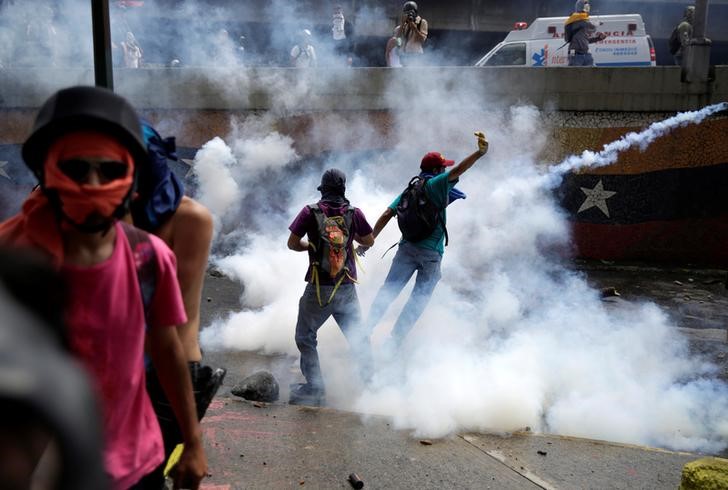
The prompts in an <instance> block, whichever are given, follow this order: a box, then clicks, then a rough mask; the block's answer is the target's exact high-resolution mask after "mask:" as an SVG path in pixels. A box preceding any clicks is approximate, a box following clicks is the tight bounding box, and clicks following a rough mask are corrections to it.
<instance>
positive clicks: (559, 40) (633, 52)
mask: <svg viewBox="0 0 728 490" xmlns="http://www.w3.org/2000/svg"><path fill="white" fill-rule="evenodd" d="M566 19H567V18H566V17H539V18H538V19H536V20H534V21H533V23H532V24H531V25H530V26H527V25H526V23H525V22H518V23H516V26H515V27H516V28H515V30H513V31H511V32H509V33H508V35H507V36H506V38H505V39H504V40H503V41H502V42H500V43H498V45H496V47H494V48H493V49H491V50H490V51H489V52H488V54H486V55H485V56H483V57H482V58H481V59H480V60H478V62H477V63H475V66H568V64H569V46H568V45H566V43H565V41H564V22H566ZM589 21H590V22H591V23H592V24H594V25H595V26H596V27H597V30H596V32H603V33H605V34H606V35H607V37H606V39H604V40H603V41H599V42H596V43H592V44H590V45H589V52H590V53H591V54H592V56H593V57H594V65H595V66H655V48H654V45H653V44H652V39H651V38H650V36H648V35H647V32H646V31H645V23H644V22H643V21H642V16H641V15H639V14H625V15H594V16H591V17H589Z"/></svg>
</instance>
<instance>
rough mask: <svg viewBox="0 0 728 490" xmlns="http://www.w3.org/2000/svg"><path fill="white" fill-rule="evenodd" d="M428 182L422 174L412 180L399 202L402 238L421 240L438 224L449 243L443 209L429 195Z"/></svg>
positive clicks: (399, 221) (398, 210) (398, 212)
mask: <svg viewBox="0 0 728 490" xmlns="http://www.w3.org/2000/svg"><path fill="white" fill-rule="evenodd" d="M426 182H427V178H425V177H422V176H420V175H417V176H415V177H413V178H412V180H410V182H409V184H408V185H407V188H406V189H405V190H404V192H402V195H401V196H400V198H399V204H397V225H399V230H400V231H401V232H402V238H404V239H405V240H407V241H408V242H420V241H422V240H424V239H426V238H427V237H429V236H430V235H432V233H433V232H434V231H435V229H436V228H437V225H438V224H439V225H442V229H443V231H444V232H445V245H447V244H448V242H449V237H448V235H447V227H446V226H445V222H444V221H443V219H442V213H441V212H442V209H440V208H439V207H437V206H436V205H435V203H433V202H432V200H431V199H430V198H429V196H428V195H427V192H426V190H425V183H426Z"/></svg>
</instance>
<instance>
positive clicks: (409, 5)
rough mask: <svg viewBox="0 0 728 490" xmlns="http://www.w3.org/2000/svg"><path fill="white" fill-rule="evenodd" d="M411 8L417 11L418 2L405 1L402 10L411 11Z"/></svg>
mask: <svg viewBox="0 0 728 490" xmlns="http://www.w3.org/2000/svg"><path fill="white" fill-rule="evenodd" d="M410 10H414V11H415V12H417V3H415V2H405V3H404V5H402V12H409V11H410Z"/></svg>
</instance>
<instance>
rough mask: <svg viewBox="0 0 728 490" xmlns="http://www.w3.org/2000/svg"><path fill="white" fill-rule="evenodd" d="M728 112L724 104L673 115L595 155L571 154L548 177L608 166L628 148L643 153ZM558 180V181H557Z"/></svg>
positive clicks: (588, 152) (605, 147) (594, 153)
mask: <svg viewBox="0 0 728 490" xmlns="http://www.w3.org/2000/svg"><path fill="white" fill-rule="evenodd" d="M726 109H728V102H721V103H719V104H713V105H709V106H707V107H704V108H702V109H700V110H699V111H687V112H680V113H678V114H677V115H675V116H673V117H670V118H668V119H665V120H664V121H658V122H655V123H652V124H650V126H649V127H648V128H647V129H644V130H642V131H640V132H635V131H632V132H629V133H627V134H625V135H624V136H622V137H621V138H619V139H618V140H616V141H612V142H611V143H609V144H607V145H604V148H603V149H602V150H601V151H599V152H593V151H589V150H585V151H584V152H583V153H582V154H581V155H572V156H570V157H568V158H566V159H565V160H564V161H563V162H561V163H559V164H558V165H555V166H553V167H552V168H551V174H552V175H554V176H558V177H560V176H561V175H564V174H565V173H567V172H573V171H576V170H579V169H582V168H587V167H589V168H599V167H605V166H607V165H611V164H612V163H615V162H616V161H617V158H619V154H620V153H622V152H624V151H626V150H629V149H631V148H635V147H636V148H639V149H640V150H641V151H644V150H645V149H646V148H647V147H648V146H649V145H650V144H651V143H652V142H653V141H655V140H656V139H657V138H661V137H662V136H665V135H666V134H667V133H669V132H670V131H672V130H674V129H675V128H679V127H681V126H687V125H688V124H700V123H701V122H703V120H704V119H705V118H706V117H709V116H711V115H713V114H715V113H717V112H722V111H725V110H726ZM559 180H560V179H559Z"/></svg>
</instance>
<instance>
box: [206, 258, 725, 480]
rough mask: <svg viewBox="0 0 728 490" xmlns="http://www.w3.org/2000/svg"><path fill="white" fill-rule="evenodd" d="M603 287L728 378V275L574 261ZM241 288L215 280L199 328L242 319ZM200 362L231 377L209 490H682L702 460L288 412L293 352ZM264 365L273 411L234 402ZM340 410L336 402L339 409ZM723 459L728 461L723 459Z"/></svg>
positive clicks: (215, 354) (216, 417)
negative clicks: (690, 467)
mask: <svg viewBox="0 0 728 490" xmlns="http://www.w3.org/2000/svg"><path fill="white" fill-rule="evenodd" d="M574 268H575V269H576V270H578V271H581V272H583V273H584V274H585V275H586V277H587V280H588V282H589V283H590V284H591V285H592V286H593V287H594V288H597V289H599V290H602V291H603V296H604V297H603V301H604V302H605V304H607V306H608V307H610V308H622V307H625V306H627V305H629V304H630V303H632V302H641V301H652V302H654V303H657V304H658V305H660V306H661V307H662V308H663V310H664V311H666V312H667V313H668V314H669V316H670V317H671V318H672V320H673V322H674V324H675V325H676V328H678V329H680V331H681V333H682V334H683V335H685V336H686V337H687V339H688V340H689V344H690V347H691V352H692V353H693V354H694V355H704V356H708V357H709V358H710V359H711V360H712V361H713V362H714V363H716V364H717V365H718V366H719V367H720V370H721V373H720V376H721V377H722V378H723V379H725V380H728V359H727V358H728V343H727V342H726V340H727V331H726V326H727V325H728V323H727V322H726V319H727V318H726V317H727V316H728V291H726V289H725V285H724V284H725V279H726V273H725V271H721V270H712V269H694V268H689V267H667V266H664V267H655V266H650V265H645V264H614V263H608V262H576V263H575V264H574ZM241 292H242V286H241V285H240V284H238V283H236V282H235V281H232V280H230V279H228V278H226V277H224V276H221V275H219V274H217V273H214V272H213V274H208V276H207V278H206V282H205V287H204V292H203V307H202V325H203V326H204V325H209V324H210V323H211V322H212V320H213V319H214V318H216V317H220V316H225V314H226V313H227V312H230V311H238V310H240V309H241V308H242V306H243V305H241V304H240V297H241ZM205 361H206V362H207V363H209V364H211V365H216V366H218V365H221V366H225V367H226V368H227V369H228V376H227V378H226V380H225V384H224V386H223V387H222V389H221V390H220V392H219V393H218V396H217V397H216V399H215V400H214V401H213V404H212V406H211V408H210V410H209V411H208V415H207V416H206V418H205V419H204V423H203V429H204V432H205V442H206V446H207V452H208V457H209V461H210V476H209V477H208V478H207V479H206V480H205V485H204V487H203V488H206V489H207V490H224V489H238V488H241V489H242V488H293V487H298V488H301V487H309V488H351V484H350V483H349V481H348V480H347V477H348V476H349V474H351V473H356V474H357V475H358V476H359V477H360V478H361V480H362V481H364V483H365V488H397V489H399V488H418V489H421V488H493V489H508V488H514V489H515V488H518V489H521V488H549V489H550V488H567V489H570V488H574V489H577V488H578V489H583V488H595V489H596V488H598V489H603V488H624V489H628V488H630V489H631V488H655V489H663V488H676V487H677V486H678V485H679V482H680V474H681V469H682V466H683V465H684V464H685V463H686V462H688V461H691V460H694V459H697V458H698V457H700V455H697V454H690V453H681V452H673V451H666V450H662V449H659V448H647V447H641V446H631V445H624V444H615V443H611V442H607V441H593V440H587V439H578V438H570V437H560V436H549V435H539V434H532V433H530V432H529V431H528V430H527V429H524V431H521V432H518V433H515V434H508V435H506V436H504V435H493V434H459V435H457V436H454V437H449V438H445V439H442V440H432V441H431V440H421V439H418V438H416V437H413V436H412V434H411V433H409V432H406V431H398V430H395V429H394V428H392V427H391V425H390V421H388V420H387V419H386V418H383V417H367V418H366V421H364V419H362V417H361V415H360V414H356V413H352V412H347V411H340V410H336V409H334V408H308V407H297V406H291V405H288V404H286V403H285V400H287V399H288V390H287V387H288V384H289V383H290V382H295V381H297V380H298V376H300V375H299V374H298V373H297V360H296V358H295V357H292V356H286V355H277V356H266V355H261V354H259V353H254V352H236V351H212V352H206V353H205ZM261 369H265V370H268V371H270V372H272V373H273V374H274V375H275V376H276V378H277V379H278V381H279V383H280V386H281V397H280V400H279V401H278V402H275V403H271V404H268V403H260V402H250V401H247V400H243V399H241V398H239V397H236V396H233V395H231V393H230V389H231V388H232V387H233V386H234V385H235V384H236V383H238V382H239V381H240V380H242V379H243V378H244V377H246V376H248V375H250V374H252V373H253V372H255V371H258V370H261ZM333 405H334V406H336V404H335V403H334V404H333ZM723 456H725V454H724V455H723Z"/></svg>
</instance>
